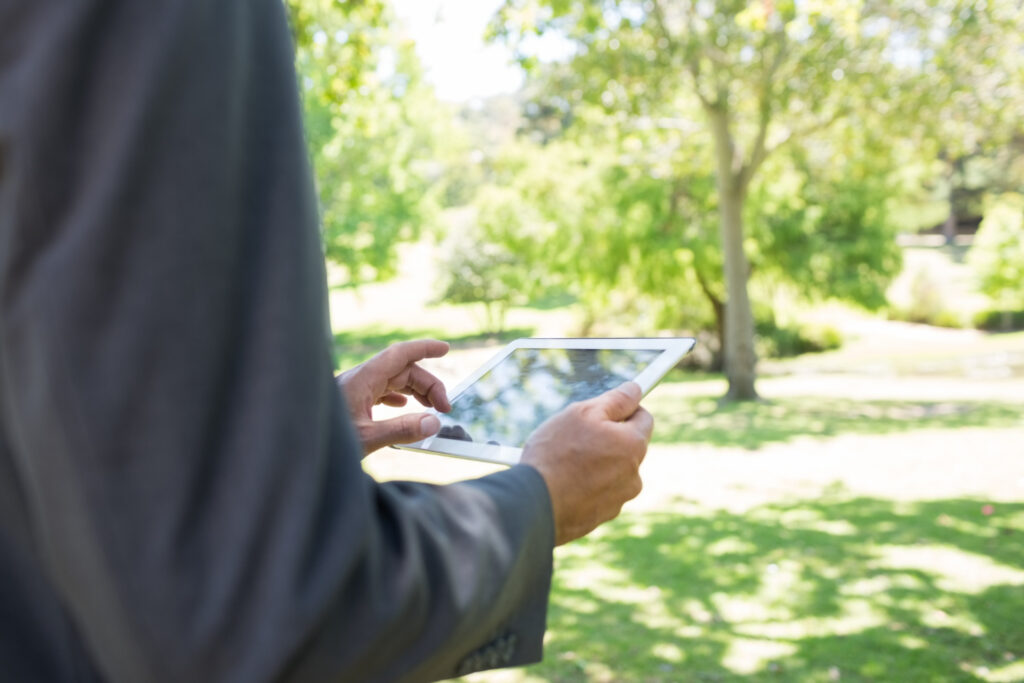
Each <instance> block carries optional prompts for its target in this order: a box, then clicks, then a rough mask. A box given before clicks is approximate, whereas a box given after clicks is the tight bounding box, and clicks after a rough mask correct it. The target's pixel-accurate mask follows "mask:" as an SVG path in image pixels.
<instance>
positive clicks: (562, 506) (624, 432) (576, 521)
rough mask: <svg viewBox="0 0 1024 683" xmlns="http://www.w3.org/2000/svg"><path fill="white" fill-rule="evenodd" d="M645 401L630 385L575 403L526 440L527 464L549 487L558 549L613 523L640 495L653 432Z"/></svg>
mask: <svg viewBox="0 0 1024 683" xmlns="http://www.w3.org/2000/svg"><path fill="white" fill-rule="evenodd" d="M640 399H641V391H640V387H639V386H637V384H636V383H634V382H626V383H625V384H623V385H621V386H619V387H617V388H615V389H612V390H611V391H607V392H605V393H604V394H601V395H600V396H597V397H596V398H592V399H590V400H589V401H580V402H579V403H573V404H572V405H570V406H569V407H567V408H566V409H565V410H563V411H562V412H560V413H558V414H557V415H555V416H554V417H552V418H551V419H549V420H548V421H546V422H545V423H544V424H542V425H541V426H540V427H538V428H537V431H535V432H534V433H533V434H532V435H530V438H529V439H528V440H527V442H526V445H525V447H524V448H523V457H522V462H523V463H524V464H526V465H531V466H533V467H535V468H536V469H537V470H538V471H539V472H540V473H541V476H543V477H544V481H545V482H546V483H547V485H548V493H549V494H550V496H551V507H552V509H553V511H554V516H555V544H556V545H562V544H563V543H568V542H569V541H572V540H574V539H577V538H580V537H581V536H585V535H586V534H588V533H590V532H591V531H593V530H594V529H595V528H596V527H597V526H598V525H600V524H603V523H604V522H607V521H608V520H610V519H614V518H615V517H617V516H618V514H619V511H620V510H621V509H622V506H623V504H624V503H625V502H626V501H628V500H631V499H633V498H635V497H636V496H637V494H639V493H640V489H641V488H642V486H643V484H642V482H641V481H640V474H639V467H640V463H641V462H642V461H643V459H644V455H646V453H647V444H648V443H649V442H650V440H651V430H652V429H653V427H654V418H653V417H651V414H650V413H649V412H647V411H646V410H644V409H643V408H641V407H640Z"/></svg>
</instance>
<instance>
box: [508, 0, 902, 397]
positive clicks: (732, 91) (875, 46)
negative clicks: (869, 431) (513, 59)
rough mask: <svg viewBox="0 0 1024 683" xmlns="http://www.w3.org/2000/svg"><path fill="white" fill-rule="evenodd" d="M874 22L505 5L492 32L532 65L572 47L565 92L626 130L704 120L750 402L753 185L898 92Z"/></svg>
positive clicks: (684, 4)
mask: <svg viewBox="0 0 1024 683" xmlns="http://www.w3.org/2000/svg"><path fill="white" fill-rule="evenodd" d="M883 9H884V8H883ZM872 11H873V9H872V8H870V7H869V6H868V5H867V4H866V3H862V2H852V3H843V4H839V3H835V4H832V3H823V2H809V3H795V2H792V1H784V2H772V1H771V0H763V1H759V2H745V1H742V0H731V1H728V2H718V3H713V2H703V1H688V0H680V1H679V2H667V1H666V0H648V1H645V2H639V1H633V0H605V1H603V2H582V1H579V0H577V1H569V0H506V1H505V3H504V5H503V7H502V8H501V10H500V11H499V15H498V17H497V18H496V21H495V22H494V29H495V31H494V32H495V34H496V35H499V36H503V37H505V38H506V39H509V40H511V41H512V42H513V43H515V44H516V45H517V46H518V49H519V50H520V53H521V54H522V55H523V57H524V63H526V64H530V63H532V62H535V60H532V61H531V50H532V49H533V46H534V45H535V44H536V41H531V40H529V36H531V35H536V34H549V35H553V36H557V37H558V38H559V39H561V40H563V41H568V42H569V43H571V44H573V45H575V48H576V49H575V52H574V54H573V55H572V57H571V58H570V60H569V66H570V69H571V70H572V72H573V73H575V74H576V75H577V79H576V81H575V87H574V88H573V89H569V90H567V91H566V92H568V93H578V98H579V99H581V100H589V101H591V102H595V103H600V104H601V105H602V106H603V107H604V108H605V109H606V110H608V111H609V112H617V113H620V114H622V115H624V118H623V120H630V119H632V120H636V119H641V120H644V119H646V120H652V121H661V122H667V123H669V124H675V125H676V126H678V127H685V126H686V125H688V124H690V123H692V121H693V120H694V119H693V117H692V114H691V112H693V111H694V109H697V110H699V111H700V112H701V115H702V117H703V122H704V127H703V130H704V131H706V132H707V133H708V135H709V136H710V138H711V139H712V141H713V159H714V162H713V163H714V178H715V183H716V190H715V194H716V203H717V213H718V218H719V220H718V223H719V235H720V236H719V242H720V248H721V254H722V267H723V270H724V283H725V293H726V297H725V302H724V310H725V325H724V327H725V357H726V370H727V374H728V378H729V392H728V397H729V398H733V399H749V398H754V397H756V391H755V387H754V380H755V362H756V359H755V354H754V344H753V332H754V330H753V316H752V311H751V304H750V298H749V294H748V288H747V284H748V280H749V278H750V274H751V263H750V254H749V253H748V247H749V241H750V237H751V235H750V232H749V229H748V221H749V219H750V216H749V211H748V208H749V199H750V191H751V187H752V184H753V183H754V181H755V180H756V179H757V177H758V173H759V172H760V170H761V168H762V166H763V164H764V163H765V161H766V160H767V159H769V158H770V157H771V156H772V155H773V154H774V153H775V152H776V151H778V150H779V149H781V148H783V147H785V146H788V145H792V144H793V143H794V142H795V141H801V140H805V139H807V138H808V137H809V136H811V135H812V134H814V133H815V132H818V131H822V130H825V129H827V128H828V127H829V126H831V125H832V124H833V123H834V122H836V121H837V120H840V119H843V118H844V117H846V116H848V115H850V114H851V113H852V112H855V111H856V112H861V113H862V118H863V119H871V118H872V112H873V111H875V110H876V109H878V108H879V107H878V103H879V101H882V100H883V99H884V98H883V94H884V93H885V89H886V88H891V87H896V86H898V83H899V80H900V74H899V70H898V68H897V65H896V64H895V62H894V60H893V59H891V58H889V56H888V55H889V52H888V51H889V50H890V48H891V46H892V43H893V40H894V35H895V33H896V31H897V25H896V24H895V22H893V21H890V20H886V17H883V16H881V15H878V14H872ZM869 102H871V103H872V105H874V106H868V103H869ZM882 108H883V109H884V107H882ZM679 180H685V176H682V177H680V178H679Z"/></svg>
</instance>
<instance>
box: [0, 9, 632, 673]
mask: <svg viewBox="0 0 1024 683" xmlns="http://www.w3.org/2000/svg"><path fill="white" fill-rule="evenodd" d="M318 240H319V235H318V232H317V227H316V208H315V200H314V195H313V189H312V182H311V179H310V177H309V167H308V162H307V159H306V157H305V155H304V145H303V140H302V133H301V126H300V116H299V105H298V98H297V95H296V86H295V82H294V71H293V67H292V52H291V46H290V43H289V38H288V32H287V27H286V21H285V16H284V9H283V7H282V5H281V3H280V1H279V0H252V1H250V2H226V1H225V2H210V1H209V0H165V1H162V2H136V1H134V0H108V1H105V0H67V1H64V2H56V1H50V0H33V1H31V2H30V1H28V0H0V678H2V679H3V680H12V681H95V680H112V681H115V680H116V681H132V682H139V681H246V682H249V681H267V680H296V681H320V680H324V681H338V680H353V681H376V680H409V681H419V680H430V679H436V678H440V677H448V676H452V675H456V674H457V673H463V672H468V671H470V670H473V669H479V668H486V667H491V666H504V665H511V664H518V663H525V662H530V661H535V660H537V659H538V658H539V657H540V653H541V638H542V635H543V630H544V620H545V612H546V604H547V593H548V588H549V582H550V572H551V551H552V547H553V545H555V544H557V543H564V542H567V541H569V540H572V539H573V538H576V537H578V536H580V535H582V534H585V533H587V532H589V531H590V530H591V529H593V528H594V527H595V526H596V525H597V524H599V523H601V522H603V521H605V520H607V519H609V518H611V517H614V516H615V515H616V514H617V513H618V510H619V508H620V507H621V505H622V503H623V502H625V501H626V500H628V499H629V498H631V497H633V496H635V495H636V494H637V493H638V492H639V488H640V482H639V478H638V475H637V468H638V465H639V463H640V460H641V459H642V457H643V454H644V452H645V450H646V447H647V442H648V439H649V437H650V431H651V418H650V415H649V414H648V413H646V412H645V411H643V410H642V409H639V408H638V400H639V390H638V389H637V388H636V386H635V385H632V384H627V385H624V386H623V387H622V388H620V389H618V390H614V391H612V392H609V393H608V394H606V395H604V396H602V397H599V398H598V399H595V400H592V401H588V402H586V403H581V404H576V405H575V406H572V407H570V408H569V409H567V410H566V411H565V412H563V413H562V414H560V415H558V416H556V417H555V418H553V419H552V420H551V421H549V422H548V423H546V424H545V425H544V426H542V427H541V428H540V429H539V430H538V431H537V432H536V433H535V434H534V435H533V437H532V438H531V439H530V441H529V443H528V444H527V447H526V449H525V452H524V456H523V462H524V464H522V465H519V466H516V467H513V468H511V469H509V470H507V471H504V472H501V473H498V474H495V475H491V476H489V477H485V478H483V479H480V480H476V481H471V482H464V483H460V484H455V485H452V486H446V487H434V486H428V485H424V484H413V483H387V484H378V483H377V482H374V481H373V480H372V479H370V478H369V477H368V476H367V475H365V474H364V473H363V471H362V469H361V466H360V457H361V456H362V455H364V454H365V453H366V452H368V451H370V450H373V449H374V448H378V447H380V446H383V445H387V444H391V443H397V442H399V441H411V440H413V439H415V438H419V437H420V436H422V435H423V434H425V433H428V432H431V431H433V430H436V428H437V425H436V420H432V419H430V418H427V419H425V420H424V419H423V418H420V417H408V416H407V417H403V418H399V419H398V421H390V422H374V421H373V420H372V414H371V409H372V406H373V405H374V404H376V403H378V402H385V403H399V402H401V401H402V400H404V396H405V395H413V396H415V397H416V398H418V399H419V400H420V401H421V402H422V403H424V404H425V405H432V406H436V407H438V408H440V409H444V408H445V407H446V399H445V397H444V391H443V387H442V386H441V385H440V383H439V382H437V380H436V378H434V377H433V376H432V375H429V374H428V373H426V372H424V371H423V370H422V369H421V368H419V367H418V365H417V362H418V361H419V360H420V359H422V358H425V357H432V356H437V355H440V354H442V353H443V352H444V351H445V349H446V347H445V345H444V344H443V343H440V342H434V341H420V342H410V343H406V344H399V345H396V346H394V347H392V348H390V349H387V350H385V351H384V352H382V353H381V354H380V355H378V356H377V357H376V358H374V359H373V360H371V361H369V362H368V363H366V364H364V365H363V366H361V367H360V368H357V369H356V370H354V371H352V372H350V373H347V374H346V375H343V376H342V377H341V378H340V381H341V386H342V390H339V388H338V386H337V384H336V383H335V380H334V378H333V377H332V367H331V358H330V345H329V339H328V330H329V325H328V321H327V317H326V296H325V284H324V273H323V259H322V254H321V251H320V245H319V241H318ZM341 322H342V324H343V323H344V321H341ZM342 393H344V394H345V395H346V397H347V403H346V399H345V398H343V397H342ZM350 411H351V415H350V414H349V412H350Z"/></svg>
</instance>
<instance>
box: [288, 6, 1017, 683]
mask: <svg viewBox="0 0 1024 683" xmlns="http://www.w3.org/2000/svg"><path fill="white" fill-rule="evenodd" d="M287 4H288V6H289V10H290V15H291V21H292V28H293V32H294V36H295V41H296V48H297V55H296V62H297V68H298V71H299V76H300V84H299V85H300V90H301V93H302V97H303V102H304V108H305V121H306V130H307V137H308V142H309V151H310V155H311V158H312V160H313V164H314V167H315V171H316V176H317V182H318V191H319V198H320V205H321V215H322V220H323V234H324V240H325V253H326V259H327V264H328V274H329V279H330V283H331V310H332V320H333V325H334V339H335V346H336V350H337V358H338V365H339V369H344V368H347V367H350V366H351V365H353V364H355V363H358V362H361V361H362V360H364V359H366V358H367V357H369V356H370V355H372V354H373V353H375V352H376V351H379V350H380V349H382V348H383V347H384V346H386V345H387V344H389V343H392V342H395V341H399V340H402V339H409V338H416V337H422V336H431V337H437V338H441V339H446V340H448V341H450V342H452V344H453V351H452V353H451V354H449V356H448V357H446V358H444V359H440V360H438V361H436V362H434V363H432V364H431V366H430V367H431V369H432V370H434V371H435V372H437V373H438V374H440V375H441V376H442V378H444V379H445V380H446V381H447V382H448V383H450V384H451V383H455V382H457V381H458V380H460V379H461V378H462V377H464V376H465V375H466V374H468V373H469V372H470V371H471V370H472V369H474V368H475V367H476V366H477V365H479V364H480V363H482V362H483V361H484V360H485V359H486V358H487V357H488V356H489V355H490V354H492V353H493V352H494V351H495V350H496V346H497V345H500V344H502V343H504V342H506V341H508V340H510V339H513V338H516V337H520V336H574V335H582V336H657V335H692V336H695V337H697V339H698V340H699V344H698V348H697V350H696V351H695V352H694V353H693V354H691V355H690V356H689V357H688V358H687V360H686V362H685V363H684V367H680V368H679V369H677V370H675V371H673V372H672V374H670V376H669V377H668V379H667V380H666V381H665V382H664V383H663V384H662V385H660V386H659V387H658V388H657V389H655V391H654V392H652V394H651V395H650V396H649V398H648V399H647V401H646V405H647V406H648V407H649V409H650V410H651V411H652V412H653V413H654V414H655V418H656V420H657V427H656V431H655V438H654V442H653V445H652V447H651V451H650V454H649V456H648V459H647V461H646V462H645V464H644V471H643V474H644V477H645V481H646V488H645V491H644V493H643V494H641V496H640V497H639V498H638V499H637V500H636V501H634V502H633V503H631V504H630V505H628V506H627V507H626V509H625V511H624V513H623V515H622V517H621V518H620V519H619V520H617V521H616V522H614V523H613V524H611V525H608V526H607V527H605V528H603V529H602V530H600V531H598V532H597V533H596V534H594V535H593V536H591V537H590V538H588V539H586V540H584V541H583V542H580V543H576V544H573V545H571V546H569V547H566V548H562V549H559V551H558V552H557V554H556V563H557V570H556V577H555V585H554V589H553V593H552V601H551V609H550V614H549V627H550V629H549V634H548V641H547V646H546V647H547V652H546V657H545V661H544V663H543V664H540V665H537V666H533V667H528V668H525V669H520V670H512V671H505V672H495V673H486V674H478V675H476V676H473V677H470V679H469V680H472V681H732V680H745V681H746V680H758V681H759V680H783V681H838V680H843V681H847V680H849V681H1024V42H1022V40H1021V36H1024V5H1022V3H1021V2H1020V0H971V1H968V0H906V1H899V2H871V1H860V0H852V1H850V2H831V1H829V0H797V1H794V0H753V1H751V2H746V1H743V0H724V1H722V2H712V1H710V0H698V1H696V2H691V1H690V0H642V1H641V0H593V1H589V2H584V1H581V0H361V1H357V0H348V1H347V2H340V1H337V0H334V1H332V0H288V1H287ZM366 468H367V469H368V470H369V471H371V472H372V473H373V474H374V475H375V476H377V477H378V478H381V479H386V478H405V479H420V480H426V481H437V482H444V481H452V480H456V479H460V478H465V477H471V476H478V475H480V474H483V473H485V472H487V471H490V470H489V469H488V467H486V466H484V465H477V464H473V463H468V462H463V461H458V460H453V459H446V458H441V457H432V456H428V455H422V454H409V453H404V452H398V451H386V452H381V453H378V454H375V455H373V456H371V457H370V458H369V459H368V460H367V461H366Z"/></svg>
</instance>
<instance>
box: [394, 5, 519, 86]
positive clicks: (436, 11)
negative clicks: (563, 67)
mask: <svg viewBox="0 0 1024 683" xmlns="http://www.w3.org/2000/svg"><path fill="white" fill-rule="evenodd" d="M500 4H501V0H392V5H393V6H394V9H395V13H396V14H397V15H398V18H399V20H400V21H401V22H402V24H403V26H404V28H405V30H406V31H407V32H408V35H409V37H410V38H412V39H413V40H414V41H415V43H416V52H417V53H418V55H419V57H420V60H421V62H422V64H423V68H424V69H425V71H426V76H427V80H428V81H429V82H430V83H432V84H433V86H434V88H435V91H436V93H437V96H438V97H439V98H440V99H442V100H445V101H448V102H466V101H469V100H472V99H476V98H483V97H489V96H491V95H497V94H501V93H511V92H515V91H516V90H518V89H519V87H520V86H521V85H522V83H523V72H522V69H520V68H519V67H518V66H517V65H515V64H514V63H513V62H512V53H511V51H510V50H509V49H508V48H506V47H505V46H504V45H501V44H486V43H485V42H484V37H483V36H484V31H485V30H486V28H487V23H488V22H489V21H490V19H491V17H492V16H494V13H495V12H496V11H497V9H498V7H499V5H500Z"/></svg>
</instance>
